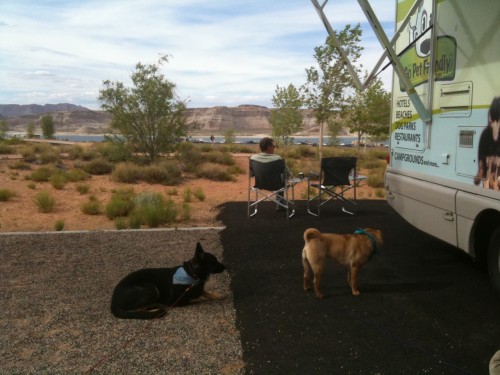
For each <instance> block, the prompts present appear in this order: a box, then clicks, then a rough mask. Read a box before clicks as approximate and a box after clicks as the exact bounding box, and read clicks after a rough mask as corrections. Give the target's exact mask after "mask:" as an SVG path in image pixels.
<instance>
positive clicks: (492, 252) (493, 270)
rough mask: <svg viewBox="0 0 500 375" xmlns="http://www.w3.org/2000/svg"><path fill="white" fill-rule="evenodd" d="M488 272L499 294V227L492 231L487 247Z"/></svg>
mask: <svg viewBox="0 0 500 375" xmlns="http://www.w3.org/2000/svg"><path fill="white" fill-rule="evenodd" d="M488 273H489V275H490V281H491V284H492V285H493V287H494V288H495V289H496V291H497V293H498V294H499V295H500V227H499V228H497V230H496V231H495V232H494V233H493V236H491V239H490V246H489V248H488Z"/></svg>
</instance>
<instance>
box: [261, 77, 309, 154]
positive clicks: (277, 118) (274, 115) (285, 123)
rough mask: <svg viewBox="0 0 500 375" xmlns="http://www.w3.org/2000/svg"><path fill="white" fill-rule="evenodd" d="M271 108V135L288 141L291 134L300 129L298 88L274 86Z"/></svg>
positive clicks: (290, 85)
mask: <svg viewBox="0 0 500 375" xmlns="http://www.w3.org/2000/svg"><path fill="white" fill-rule="evenodd" d="M272 103H273V105H274V108H273V109H272V110H271V118H270V119H269V122H270V123H271V126H272V129H273V137H274V138H278V139H280V140H281V141H282V142H283V143H284V144H288V143H290V142H291V141H292V140H293V138H292V135H293V134H294V133H296V132H298V131H299V130H301V129H302V113H301V111H300V109H301V107H302V99H301V95H300V92H299V90H297V88H296V87H295V86H294V85H293V84H289V85H288V87H286V88H285V87H279V86H276V91H275V93H274V96H273V99H272Z"/></svg>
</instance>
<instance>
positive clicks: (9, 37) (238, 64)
mask: <svg viewBox="0 0 500 375" xmlns="http://www.w3.org/2000/svg"><path fill="white" fill-rule="evenodd" d="M319 2H320V4H323V2H324V0H319ZM371 4H372V7H373V9H374V10H375V13H376V14H377V16H378V18H379V20H380V21H381V23H382V25H383V27H384V29H385V30H386V32H387V34H388V35H389V37H391V36H392V34H393V30H394V26H393V25H394V14H395V10H394V7H395V5H394V4H395V0H372V1H371ZM324 9H325V13H326V15H327V16H328V19H329V21H330V23H331V24H332V26H333V28H334V29H335V30H341V29H342V28H343V27H344V26H345V25H346V24H351V25H355V24H357V23H360V24H361V27H362V29H363V39H362V46H363V47H364V53H363V57H362V59H361V63H362V64H363V67H364V69H366V70H368V71H371V70H372V69H373V66H374V65H375V62H376V61H378V59H379V57H380V56H381V55H382V52H383V50H382V47H381V46H380V44H379V42H378V40H377V39H376V37H375V35H374V34H373V32H372V31H371V28H370V26H369V25H368V23H367V22H366V20H365V17H364V15H363V13H362V11H361V9H360V7H359V5H358V2H357V1H356V0H329V1H328V2H327V4H326V6H325V8H324ZM326 36H327V32H326V30H325V28H324V26H323V24H322V22H321V21H320V18H319V16H318V14H317V13H316V10H315V8H314V7H313V5H312V3H311V1H310V0H272V1H270V0H253V1H252V0H236V1H235V0H217V1H206V0H16V1H11V0H0V104H41V105H43V104H57V103H72V104H76V105H82V106H84V107H87V108H90V109H94V110H95V109H99V107H100V103H99V101H98V95H99V90H100V89H102V88H103V81H105V80H110V81H115V82H116V81H118V82H123V83H124V84H125V85H126V86H131V82H130V75H131V73H132V72H133V71H134V69H135V65H136V64H137V63H138V62H141V63H143V64H155V63H157V62H158V59H159V57H160V55H168V56H169V62H168V63H167V64H166V65H164V66H163V67H162V72H163V73H164V74H165V76H166V78H167V79H168V80H169V81H171V82H173V83H175V84H176V87H177V95H178V97H179V99H180V100H183V101H185V102H186V103H187V106H188V107H189V108H199V107H213V106H229V107H234V106H238V105H242V104H253V105H263V106H266V107H272V97H273V95H274V93H275V90H276V87H277V86H280V87H286V86H288V85H289V84H290V83H292V84H294V85H295V86H296V87H299V86H301V85H302V84H303V83H305V81H306V75H305V69H306V68H309V67H311V66H314V65H315V60H314V56H313V55H314V48H315V47H317V46H321V45H323V44H324V42H325V39H326ZM390 71H391V69H390V68H389V69H387V71H386V72H384V73H383V74H382V75H381V78H382V80H383V82H384V85H385V87H386V89H387V90H389V88H390V82H391V78H390V73H391V72H390Z"/></svg>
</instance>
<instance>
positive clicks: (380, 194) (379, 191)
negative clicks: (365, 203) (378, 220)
mask: <svg viewBox="0 0 500 375" xmlns="http://www.w3.org/2000/svg"><path fill="white" fill-rule="evenodd" d="M375 196H376V197H377V198H384V197H385V190H384V189H380V188H378V189H375Z"/></svg>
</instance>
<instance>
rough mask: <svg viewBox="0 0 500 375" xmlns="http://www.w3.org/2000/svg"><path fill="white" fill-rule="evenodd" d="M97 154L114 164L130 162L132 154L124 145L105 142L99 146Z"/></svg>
mask: <svg viewBox="0 0 500 375" xmlns="http://www.w3.org/2000/svg"><path fill="white" fill-rule="evenodd" d="M97 152H99V154H101V155H102V156H103V157H105V158H106V159H107V160H109V161H110V162H113V163H119V162H124V161H128V160H130V159H131V158H132V152H131V151H130V150H129V149H128V148H127V147H126V146H125V145H124V144H115V143H110V142H104V143H101V144H99V145H98V146H97Z"/></svg>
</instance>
